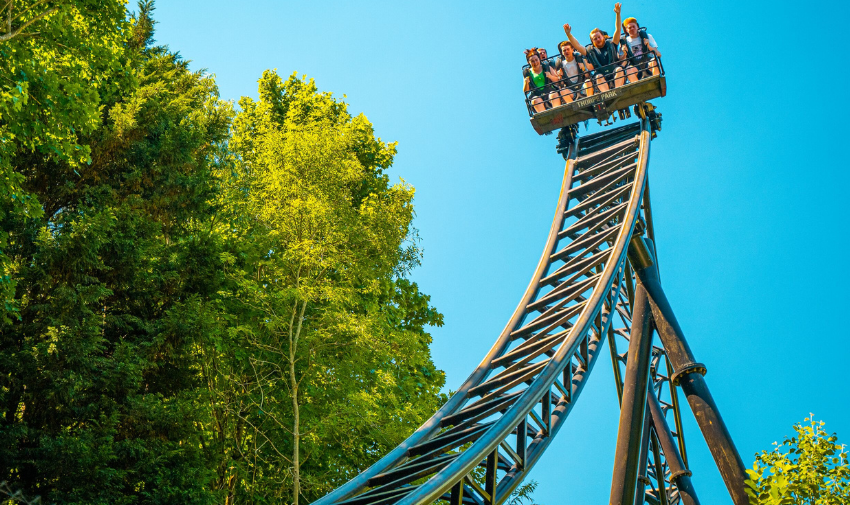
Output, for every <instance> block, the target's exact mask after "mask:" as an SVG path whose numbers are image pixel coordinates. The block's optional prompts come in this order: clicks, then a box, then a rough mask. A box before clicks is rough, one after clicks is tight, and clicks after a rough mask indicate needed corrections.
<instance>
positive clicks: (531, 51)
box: [525, 47, 540, 63]
mask: <svg viewBox="0 0 850 505" xmlns="http://www.w3.org/2000/svg"><path fill="white" fill-rule="evenodd" d="M532 56H537V58H538V59H539V58H540V55H539V54H537V48H536V47H532V48H531V49H526V50H525V61H527V62H529V63H531V57H532Z"/></svg>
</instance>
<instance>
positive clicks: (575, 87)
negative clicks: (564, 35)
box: [555, 40, 593, 103]
mask: <svg viewBox="0 0 850 505" xmlns="http://www.w3.org/2000/svg"><path fill="white" fill-rule="evenodd" d="M558 52H559V53H560V54H561V56H559V57H558V58H557V59H556V60H555V69H556V70H557V72H558V75H559V76H560V78H561V82H560V83H559V84H560V85H561V87H562V89H561V98H562V99H563V100H564V102H565V103H569V102H572V101H573V100H575V99H577V98H578V95H579V94H582V95H591V94H593V87H592V86H591V83H590V70H593V65H591V64H590V63H588V62H587V60H585V59H584V57H583V56H582V55H581V54H580V53H579V52H578V51H576V50H575V48H574V47H573V45H572V44H571V43H570V41H568V40H565V41H563V42H561V43H560V44H558ZM565 95H569V96H568V97H565Z"/></svg>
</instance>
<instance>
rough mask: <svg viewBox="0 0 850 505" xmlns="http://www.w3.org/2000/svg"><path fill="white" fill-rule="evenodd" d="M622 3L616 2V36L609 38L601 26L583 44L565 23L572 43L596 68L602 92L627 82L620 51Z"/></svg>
mask: <svg viewBox="0 0 850 505" xmlns="http://www.w3.org/2000/svg"><path fill="white" fill-rule="evenodd" d="M620 9H621V6H620V3H619V2H617V3H616V4H614V12H615V13H616V14H617V22H616V23H617V24H616V25H615V31H614V37H613V38H612V39H610V40H609V39H608V38H607V37H606V35H605V33H604V32H603V31H602V30H600V29H599V28H594V29H593V30H592V31H591V32H590V42H591V43H590V44H588V45H587V46H584V47H583V46H582V45H581V44H580V43H579V41H578V40H576V38H575V37H573V34H572V28H571V27H570V25H569V24H564V33H566V34H567V38H569V40H570V44H572V45H573V47H574V48H575V49H576V51H578V53H579V54H581V55H582V56H584V57H586V58H587V61H588V62H589V63H590V64H592V65H593V68H594V69H595V72H594V73H595V76H594V83H595V85H596V88H597V89H598V90H599V91H600V92H605V91H608V89H609V86H611V87H615V88H616V87H620V86H622V85H623V84H624V83H625V80H626V76H625V74H624V73H623V68H622V66H621V64H622V60H623V58H624V55H623V54H622V53H621V52H620V51H619V49H618V46H619V45H620Z"/></svg>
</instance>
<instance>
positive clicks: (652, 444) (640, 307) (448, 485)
mask: <svg viewBox="0 0 850 505" xmlns="http://www.w3.org/2000/svg"><path fill="white" fill-rule="evenodd" d="M665 89H666V85H665V84H664V77H663V75H662V76H658V77H657V78H653V79H648V80H647V81H646V82H641V81H638V82H637V83H636V84H635V85H632V88H631V89H624V90H618V91H617V92H616V93H610V94H607V95H598V98H596V99H595V100H589V101H586V102H581V101H576V102H574V103H573V104H568V105H565V106H563V110H561V111H558V110H556V109H551V111H549V110H547V111H546V113H545V114H540V115H538V116H539V117H537V116H535V117H532V125H533V126H534V127H535V129H536V130H537V131H538V133H545V131H551V130H552V129H554V128H558V127H560V128H570V129H569V130H568V131H569V133H570V135H569V136H568V138H566V140H567V141H568V142H566V143H565V144H564V145H563V148H564V149H563V154H564V157H565V158H566V159H567V161H566V167H565V170H564V178H563V182H562V185H561V193H560V197H559V200H558V205H557V210H556V212H555V218H554V220H553V222H552V226H551V229H550V231H549V236H548V238H547V239H546V245H545V247H544V249H543V255H542V257H541V258H540V261H539V263H538V264H537V268H536V270H535V271H534V275H533V276H532V279H531V282H530V283H529V285H528V288H527V289H526V291H525V293H524V294H523V296H522V299H521V301H520V303H519V305H518V306H517V308H516V310H515V311H514V313H513V315H512V316H511V318H510V320H509V321H508V323H507V325H506V326H505V328H504V330H503V331H502V333H501V334H500V335H499V336H498V338H497V339H496V343H495V344H494V345H493V347H492V348H491V349H490V352H489V353H487V355H486V356H485V357H484V359H483V361H482V362H481V364H480V365H479V366H478V368H476V369H475V370H474V371H473V372H472V374H471V375H470V376H469V378H467V379H466V381H465V382H464V383H463V385H462V386H461V387H460V388H459V389H458V391H457V392H456V393H455V394H454V395H453V396H452V397H451V398H450V399H449V400H448V402H447V403H446V404H445V405H443V406H442V407H441V408H440V409H439V410H438V411H437V412H436V413H435V414H434V415H433V416H432V417H431V418H430V419H429V420H428V421H427V422H425V424H423V425H422V426H421V427H420V428H419V429H418V430H416V431H415V432H414V433H413V434H412V435H411V436H410V437H409V438H408V439H407V440H405V441H404V442H403V443H402V444H401V445H399V446H398V447H396V448H395V449H393V450H392V451H390V452H389V453H388V454H387V455H386V456H384V457H383V458H382V459H380V460H379V461H378V462H376V463H375V464H374V465H372V466H371V467H370V468H368V469H367V470H365V471H364V472H362V473H361V474H360V475H358V476H356V477H355V478H354V479H352V480H351V481H349V482H348V483H346V484H344V485H343V486H341V487H339V488H338V489H336V490H335V491H333V492H331V493H330V494H328V495H327V496H325V497H324V498H321V499H320V500H318V501H316V502H314V503H315V505H384V504H393V503H395V504H400V505H413V504H424V503H435V502H447V503H449V504H450V505H500V504H502V503H504V502H505V501H506V500H507V499H508V498H509V497H510V496H511V493H512V492H513V491H515V490H516V489H517V487H518V486H519V485H520V483H521V482H522V480H523V479H524V478H525V477H526V476H527V475H529V472H531V470H532V468H533V467H534V465H535V464H536V463H537V461H538V460H539V459H540V457H541V456H542V455H543V453H544V451H546V449H547V448H548V447H549V445H550V443H551V442H552V439H553V438H554V437H555V435H556V434H557V433H558V431H559V430H560V429H561V428H562V426H563V425H564V423H565V421H566V419H567V417H568V416H569V414H570V412H571V411H572V409H573V407H574V406H575V404H576V402H577V401H578V399H579V396H580V395H581V392H582V390H583V388H584V385H585V383H586V382H587V378H588V376H589V375H590V373H591V371H592V370H593V368H594V365H595V364H596V362H597V361H598V358H599V356H600V354H601V353H603V352H605V351H604V350H603V347H604V346H603V344H604V343H605V342H606V340H607V343H608V346H607V347H608V351H609V352H610V355H611V361H612V363H613V375H614V378H615V381H614V383H615V385H616V390H617V395H618V398H619V400H620V420H619V429H618V435H617V444H616V451H615V463H614V469H613V477H612V484H611V498H610V503H611V504H614V505H626V504H629V505H632V504H642V503H648V504H652V505H655V504H660V505H676V504H679V503H682V504H684V505H694V504H699V503H700V502H699V499H698V497H697V494H696V491H695V489H694V486H693V484H692V481H691V475H692V474H691V471H690V470H689V469H688V456H687V452H686V450H685V438H684V433H683V429H682V424H683V423H682V402H681V399H680V396H679V390H681V392H682V393H683V394H684V396H685V398H686V399H687V403H688V404H689V405H690V407H691V410H692V411H693V413H694V416H695V418H696V421H697V424H698V425H699V427H700V430H701V431H702V434H703V436H704V438H705V440H706V443H707V445H708V448H709V450H710V451H711V454H712V456H713V457H714V460H715V462H716V464H717V467H718V469H719V470H720V474H721V476H722V477H723V479H724V482H725V483H726V487H727V489H728V491H729V493H730V495H731V497H732V501H733V503H735V505H745V504H747V503H748V498H747V494H746V492H745V488H744V486H745V484H744V480H745V467H744V464H743V462H742V460H741V457H740V455H739V454H738V451H737V449H736V448H735V445H734V442H733V441H732V437H731V436H730V434H729V431H728V429H727V428H726V425H725V424H724V422H723V419H722V418H721V416H720V413H719V410H718V408H717V406H716V404H715V402H714V400H713V399H712V396H711V393H710V392H709V389H708V386H707V383H706V381H705V379H704V375H705V373H706V366H705V365H703V364H701V363H699V362H697V361H696V359H695V357H694V355H693V353H692V352H691V350H690V347H689V346H688V343H687V340H686V339H685V335H684V332H683V331H682V329H681V327H680V326H679V324H678V322H677V320H676V317H675V315H674V313H673V310H672V308H671V306H670V303H669V302H668V300H667V298H666V296H665V294H664V291H663V289H662V287H661V282H660V273H659V270H658V261H657V257H656V254H655V245H654V244H655V232H654V227H653V221H652V206H651V202H650V191H649V177H648V168H649V152H650V144H651V141H652V139H654V138H655V137H656V136H657V134H658V130H659V129H660V115H659V114H656V113H655V111H654V108H653V107H652V106H651V105H650V104H648V103H646V102H645V101H643V100H646V99H648V97H649V98H651V97H653V96H654V97H657V96H663V94H664V92H665ZM600 104H601V105H600ZM629 105H634V110H635V112H636V113H637V115H638V117H639V118H640V120H639V121H637V122H633V123H631V124H627V125H624V126H620V127H615V128H611V129H609V130H607V131H603V132H601V133H596V134H592V135H587V136H584V137H577V136H576V135H575V132H577V128H574V127H571V126H570V125H572V124H574V123H575V122H577V121H580V120H583V119H586V118H587V117H593V116H596V117H597V118H598V119H599V120H600V123H601V121H602V120H603V119H605V120H607V118H608V116H610V115H611V113H610V112H609V111H613V110H615V109H619V110H621V109H622V108H623V107H626V106H629ZM622 117H623V115H622V113H621V118H622ZM541 118H542V120H543V121H541ZM535 119H537V121H536V122H535ZM544 121H547V122H546V123H545V124H544ZM541 125H544V126H542V127H541ZM544 130H545V131H544ZM562 131H564V130H562ZM561 137H563V136H561ZM559 140H564V139H563V138H559ZM655 334H657V337H658V338H655V337H654V335H655Z"/></svg>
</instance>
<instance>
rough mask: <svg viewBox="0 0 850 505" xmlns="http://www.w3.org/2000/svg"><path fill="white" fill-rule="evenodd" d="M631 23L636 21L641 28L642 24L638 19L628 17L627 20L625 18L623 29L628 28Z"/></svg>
mask: <svg viewBox="0 0 850 505" xmlns="http://www.w3.org/2000/svg"><path fill="white" fill-rule="evenodd" d="M629 23H634V24H636V25H637V26H638V28H640V24H638V22H637V19H635V18H626V19H625V20H623V30H628V28H626V27H627V26H629Z"/></svg>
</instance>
